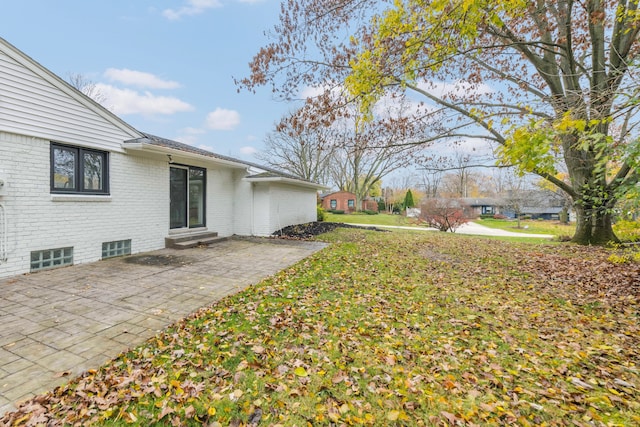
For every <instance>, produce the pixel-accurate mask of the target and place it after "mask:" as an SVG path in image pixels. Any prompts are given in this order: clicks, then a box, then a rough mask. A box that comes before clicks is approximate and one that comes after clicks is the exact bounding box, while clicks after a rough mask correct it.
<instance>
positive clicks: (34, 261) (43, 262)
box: [31, 247, 73, 273]
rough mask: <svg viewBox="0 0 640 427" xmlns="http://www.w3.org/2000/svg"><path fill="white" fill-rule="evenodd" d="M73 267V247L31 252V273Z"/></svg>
mask: <svg viewBox="0 0 640 427" xmlns="http://www.w3.org/2000/svg"><path fill="white" fill-rule="evenodd" d="M66 265H73V247H69V248H57V249H45V250H42V251H32V252H31V272H32V273H34V272H36V271H42V270H49V269H52V268H58V267H64V266H66Z"/></svg>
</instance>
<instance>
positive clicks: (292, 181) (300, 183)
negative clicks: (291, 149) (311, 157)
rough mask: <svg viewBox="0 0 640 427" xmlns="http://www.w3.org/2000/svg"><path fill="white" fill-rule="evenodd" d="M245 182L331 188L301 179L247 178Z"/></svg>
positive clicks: (320, 188) (319, 188)
mask: <svg viewBox="0 0 640 427" xmlns="http://www.w3.org/2000/svg"><path fill="white" fill-rule="evenodd" d="M243 181H247V182H252V183H278V184H289V185H295V186H297V187H306V188H313V189H314V190H327V189H328V188H330V187H327V186H325V185H322V184H317V183H315V182H310V181H303V180H301V179H293V178H287V177H284V176H268V177H261V176H247V177H245V178H243Z"/></svg>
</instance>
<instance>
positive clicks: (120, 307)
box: [0, 239, 325, 415]
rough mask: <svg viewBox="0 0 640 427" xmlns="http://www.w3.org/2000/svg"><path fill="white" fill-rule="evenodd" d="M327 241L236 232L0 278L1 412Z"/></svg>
mask: <svg viewBox="0 0 640 427" xmlns="http://www.w3.org/2000/svg"><path fill="white" fill-rule="evenodd" d="M324 246H325V245H324V244H323V243H316V242H301V241H286V240H271V239H233V240H228V241H225V242H222V243H218V244H216V245H213V246H210V247H207V248H194V249H188V250H180V251H176V250H169V249H163V250H159V251H154V252H148V253H144V254H138V255H133V256H129V257H124V258H114V259H109V260H105V261H99V262H95V263H91V264H83V265H78V266H73V267H66V268H61V269H57V270H50V271H43V272H40V273H35V274H28V275H23V276H16V277H12V278H9V279H3V280H0V296H1V297H0V415H1V414H3V413H5V412H7V411H11V410H12V409H13V408H14V405H15V404H17V403H18V402H20V401H22V400H24V399H27V398H29V397H31V396H33V395H35V394H39V393H42V392H44V391H46V390H49V389H53V388H55V387H56V386H58V385H60V384H63V383H65V382H66V381H67V380H68V378H69V377H75V376H76V375H78V374H80V373H82V372H83V371H86V370H87V369H91V368H98V367H100V366H101V365H102V364H104V363H105V362H107V361H108V360H110V359H112V358H113V357H115V356H117V355H118V354H119V353H120V352H122V351H125V350H126V349H127V348H129V347H132V346H136V345H138V344H141V343H142V342H144V341H145V340H146V339H148V338H150V337H152V336H154V335H155V334H156V333H157V332H158V331H160V330H161V329H163V328H165V327H166V326H168V325H169V324H171V323H173V322H175V321H176V320H179V319H181V318H182V317H184V316H186V315H188V314H189V313H192V312H194V311H196V310H197V309H198V308H200V307H202V306H205V305H208V304H210V303H212V302H214V301H216V300H219V299H220V298H223V297H224V296H226V295H229V294H232V293H235V292H238V291H240V290H242V289H244V288H246V287H247V286H249V285H251V284H254V283H257V282H259V281H260V280H262V279H263V278H265V277H268V276H270V275H272V274H274V273H276V272H278V271H280V270H282V269H284V268H286V267H288V266H290V265H292V264H294V263H296V262H297V261H299V260H301V259H303V258H305V257H307V256H309V255H311V254H313V253H314V252H316V251H317V250H320V249H321V248H323V247H324Z"/></svg>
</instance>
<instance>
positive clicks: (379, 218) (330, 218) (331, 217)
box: [325, 213, 414, 226]
mask: <svg viewBox="0 0 640 427" xmlns="http://www.w3.org/2000/svg"><path fill="white" fill-rule="evenodd" d="M325 220H326V221H327V222H344V223H346V224H370V225H397V226H408V225H414V222H412V220H411V219H410V218H407V217H405V216H403V215H390V214H384V213H380V214H377V215H367V214H363V213H352V214H333V213H327V218H326V219H325Z"/></svg>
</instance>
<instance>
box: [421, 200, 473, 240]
mask: <svg viewBox="0 0 640 427" xmlns="http://www.w3.org/2000/svg"><path fill="white" fill-rule="evenodd" d="M420 219H421V220H422V221H424V222H425V223H426V224H427V225H428V226H429V227H433V228H437V229H438V230H440V231H449V230H451V232H452V233H455V231H456V230H457V229H458V227H460V226H461V225H462V224H466V223H467V222H468V221H469V220H468V219H467V218H466V217H465V215H464V210H463V209H462V204H461V203H460V201H459V200H457V199H428V200H427V201H426V202H425V203H424V204H423V205H422V208H421V210H420Z"/></svg>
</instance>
